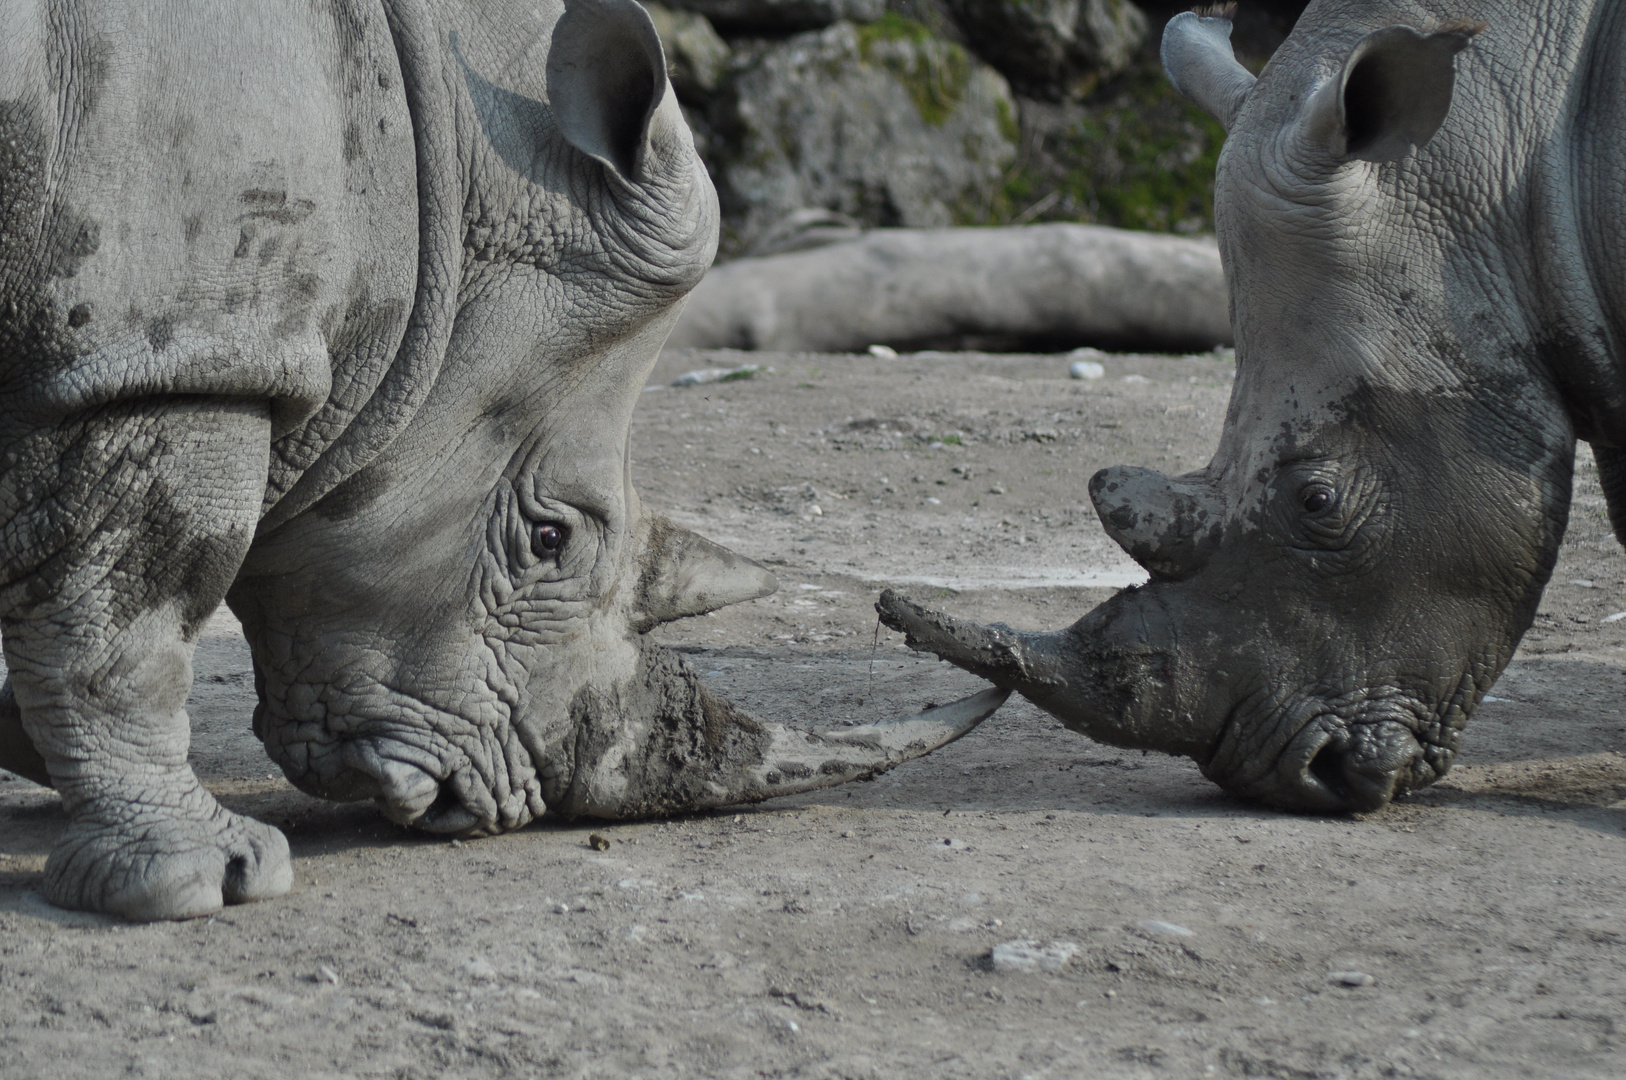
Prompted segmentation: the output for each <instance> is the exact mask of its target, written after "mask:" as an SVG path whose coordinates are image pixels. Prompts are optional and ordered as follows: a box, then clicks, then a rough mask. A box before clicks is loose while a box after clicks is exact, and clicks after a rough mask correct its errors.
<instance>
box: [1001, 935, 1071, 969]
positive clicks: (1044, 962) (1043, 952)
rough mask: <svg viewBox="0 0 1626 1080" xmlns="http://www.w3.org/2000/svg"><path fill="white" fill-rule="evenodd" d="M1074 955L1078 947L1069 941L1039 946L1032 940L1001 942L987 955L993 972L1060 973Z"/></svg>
mask: <svg viewBox="0 0 1626 1080" xmlns="http://www.w3.org/2000/svg"><path fill="white" fill-rule="evenodd" d="M1076 955H1078V946H1077V945H1076V944H1075V943H1073V942H1071V941H1052V942H1051V943H1050V944H1048V945H1043V946H1041V945H1040V944H1039V943H1038V942H1037V941H1035V940H1033V939H1032V938H1024V939H1022V940H1019V941H1006V942H1003V943H1001V944H999V945H995V946H994V947H993V948H992V949H991V950H989V953H988V957H989V959H990V960H992V961H993V964H994V970H995V971H1060V970H1061V969H1062V968H1064V967H1066V966H1067V964H1068V962H1069V961H1071V960H1072V958H1073V957H1074V956H1076Z"/></svg>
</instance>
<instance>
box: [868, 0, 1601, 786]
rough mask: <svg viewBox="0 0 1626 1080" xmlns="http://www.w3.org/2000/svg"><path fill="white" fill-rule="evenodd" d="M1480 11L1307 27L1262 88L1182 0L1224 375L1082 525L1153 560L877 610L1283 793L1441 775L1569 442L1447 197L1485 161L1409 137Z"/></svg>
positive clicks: (1487, 673)
mask: <svg viewBox="0 0 1626 1080" xmlns="http://www.w3.org/2000/svg"><path fill="white" fill-rule="evenodd" d="M1323 22H1325V21H1323ZM1479 29H1480V27H1478V26H1469V25H1463V24H1450V25H1446V26H1444V27H1440V28H1436V29H1433V30H1431V31H1419V30H1416V29H1412V28H1409V27H1403V26H1389V27H1379V28H1377V29H1372V28H1371V27H1370V26H1367V27H1361V26H1348V27H1343V26H1337V25H1333V26H1328V25H1324V24H1322V23H1318V24H1317V25H1316V26H1315V27H1312V28H1306V27H1305V26H1304V25H1303V24H1301V25H1300V27H1299V28H1298V30H1297V31H1296V32H1295V34H1294V36H1293V37H1292V38H1291V39H1290V40H1289V42H1288V43H1287V44H1286V45H1284V46H1283V48H1282V50H1280V51H1279V52H1278V53H1277V54H1276V56H1275V57H1274V58H1273V59H1272V60H1271V62H1270V65H1269V66H1268V68H1267V69H1266V71H1265V73H1264V74H1263V75H1262V76H1261V77H1260V78H1259V80H1258V82H1257V84H1256V83H1255V80H1254V78H1253V76H1252V75H1250V74H1249V73H1248V72H1247V71H1246V70H1245V69H1243V68H1242V67H1241V65H1239V64H1238V63H1237V62H1236V61H1235V60H1234V59H1233V58H1232V55H1231V50H1230V47H1229V43H1228V37H1229V32H1230V23H1229V21H1228V20H1227V19H1225V18H1223V17H1218V16H1214V15H1207V16H1204V15H1198V14H1192V13H1188V14H1184V15H1180V16H1177V17H1176V19H1175V20H1174V21H1173V22H1172V23H1171V24H1170V26H1169V28H1168V32H1167V33H1166V35H1165V37H1164V45H1163V49H1164V59H1165V65H1166V67H1167V68H1168V69H1169V72H1170V75H1171V77H1172V78H1173V80H1174V82H1175V84H1176V85H1177V86H1178V87H1180V88H1181V89H1182V90H1183V91H1184V92H1186V93H1187V94H1188V95H1189V96H1191V97H1193V98H1195V99H1196V100H1197V101H1198V102H1199V104H1202V105H1205V106H1206V107H1208V108H1209V109H1210V110H1211V111H1212V112H1213V113H1214V114H1215V115H1216V116H1218V117H1219V118H1220V119H1221V120H1222V122H1224V123H1225V124H1226V125H1227V126H1228V127H1229V128H1230V136H1229V139H1228V140H1227V142H1226V145H1225V147H1224V150H1223V153H1222V156H1221V159H1220V164H1219V172H1218V179H1217V187H1216V196H1215V205H1216V219H1217V224H1218V229H1219V239H1220V244H1221V250H1222V254H1223V256H1224V259H1225V266H1226V275H1227V279H1228V282H1229V285H1230V288H1231V294H1232V304H1233V319H1234V323H1235V330H1236V341H1237V377H1236V384H1235V388H1234V391H1233V395H1232V399H1231V403H1230V407H1229V411H1228V413H1227V417H1226V423H1225V428H1224V434H1223V436H1222V439H1221V443H1220V446H1219V449H1218V452H1217V453H1216V455H1215V457H1214V458H1213V460H1212V461H1211V463H1210V464H1209V465H1208V467H1207V468H1206V469H1203V470H1202V471H1200V472H1196V473H1192V474H1189V475H1186V476H1180V477H1174V478H1170V477H1166V476H1163V475H1161V474H1158V473H1156V472H1153V471H1151V470H1146V469H1136V468H1123V467H1119V468H1112V469H1107V470H1104V471H1103V472H1101V473H1099V474H1098V475H1096V477H1095V478H1094V480H1093V481H1092V482H1091V485H1090V494H1091V496H1092V497H1093V499H1094V501H1095V505H1096V508H1097V511H1098V513H1099V515H1100V518H1101V521H1102V523H1103V525H1104V526H1105V527H1106V529H1107V531H1108V533H1109V534H1111V535H1112V536H1113V537H1114V538H1115V539H1116V540H1117V541H1118V542H1119V543H1120V544H1121V545H1122V546H1123V547H1124V548H1125V550H1127V551H1128V552H1129V554H1130V555H1131V556H1133V557H1134V558H1135V559H1136V560H1137V561H1139V562H1140V563H1141V564H1142V565H1143V566H1145V567H1146V568H1147V570H1148V571H1149V572H1150V574H1151V578H1152V580H1151V581H1150V583H1149V584H1147V585H1145V586H1144V587H1141V588H1138V589H1131V590H1128V591H1126V592H1124V593H1121V594H1119V595H1118V596H1116V597H1115V598H1113V599H1112V600H1110V601H1108V602H1107V603H1106V604H1103V605H1102V606H1101V607H1099V608H1097V609H1096V610H1095V611H1093V612H1091V613H1089V614H1088V615H1087V616H1085V617H1084V618H1083V619H1082V620H1081V621H1079V622H1078V623H1077V624H1076V625H1074V626H1073V627H1071V628H1069V629H1067V630H1064V631H1061V632H1059V633H1054V634H1021V633H1017V632H1015V631H1011V630H1009V629H1007V628H1005V627H998V626H996V627H993V628H987V627H979V626H975V625H971V624H966V623H961V622H959V621H957V620H954V619H950V618H947V617H944V616H941V615H936V614H933V613H930V612H927V611H924V610H923V609H920V608H918V607H915V606H914V605H912V604H910V603H908V602H907V601H904V600H902V599H900V598H898V597H896V596H887V597H884V598H883V602H882V609H883V614H884V616H885V617H886V618H887V619H888V620H889V621H890V622H891V623H892V624H893V625H894V626H896V627H897V628H899V629H903V630H906V631H907V632H908V633H909V634H910V635H911V637H912V638H913V640H914V641H915V642H916V643H917V644H919V645H921V646H922V647H926V648H931V649H933V650H935V651H937V652H939V653H940V654H941V655H943V656H944V657H946V658H948V659H951V660H954V661H955V662H957V663H960V664H961V665H962V666H966V667H968V668H971V669H972V670H975V671H978V672H980V673H983V674H985V675H986V676H987V677H988V678H990V679H992V680H994V681H995V682H997V683H998V684H1000V685H1002V686H1007V687H1015V688H1018V689H1020V690H1021V691H1022V692H1023V693H1024V694H1026V695H1027V696H1029V697H1030V698H1032V699H1033V700H1034V701H1035V702H1037V703H1038V704H1040V705H1041V706H1043V707H1044V708H1046V709H1048V710H1050V711H1051V712H1053V713H1055V714H1056V715H1058V716H1059V717H1061V718H1062V719H1063V720H1064V721H1065V722H1067V723H1068V724H1069V725H1071V726H1073V727H1075V728H1077V729H1079V730H1082V731H1084V732H1086V733H1088V734H1090V735H1092V736H1094V737H1097V738H1100V739H1103V740H1105V741H1110V742H1115V743H1119V744H1124V745H1130V746H1139V747H1149V748H1156V749H1161V750H1165V751H1168V752H1171V753H1181V754H1186V755H1189V756H1191V757H1193V758H1195V759H1196V760H1197V761H1198V762H1199V763H1200V764H1201V765H1202V767H1203V769H1204V771H1205V773H1206V774H1207V775H1208V776H1210V777H1211V778H1213V779H1215V780H1216V781H1218V782H1219V783H1221V784H1222V785H1224V786H1225V787H1227V788H1228V789H1230V790H1233V791H1235V792H1237V793H1239V794H1243V795H1246V796H1249V797H1252V798H1256V799H1260V800H1262V801H1265V802H1268V803H1272V804H1275V805H1278V806H1283V807H1289V808H1297V809H1307V810H1338V809H1348V810H1369V809H1373V808H1376V807H1378V806H1381V805H1383V804H1385V803H1386V802H1387V801H1388V800H1389V799H1391V798H1393V797H1395V796H1396V795H1400V794H1404V793H1405V792H1407V791H1409V790H1411V789H1414V788H1417V787H1419V786H1421V785H1424V784H1427V783H1430V782H1431V781H1433V780H1434V779H1436V778H1438V777H1439V776H1441V775H1443V774H1444V772H1445V771H1446V769H1447V768H1448V767H1449V765H1450V762H1451V760H1452V756H1453V754H1454V752H1455V750H1456V748H1457V745H1458V739H1459V735H1460V732H1461V730H1462V727H1463V725H1464V723H1465V722H1466V720H1467V718H1468V716H1469V715H1470V713H1471V712H1472V711H1473V710H1474V708H1475V707H1476V705H1477V704H1478V702H1479V700H1480V699H1481V697H1482V695H1483V694H1484V693H1485V691H1486V690H1487V689H1488V688H1489V687H1490V685H1491V683H1492V682H1493V681H1494V680H1495V678H1496V677H1497V675H1498V674H1499V673H1500V672H1501V670H1502V668H1503V667H1504V666H1505V664H1506V663H1507V661H1508V659H1509V658H1510V656H1511V654H1512V650H1513V648H1514V647H1515V645H1516V644H1517V642H1518V640H1519V638H1520V636H1521V635H1522V634H1523V633H1524V631H1525V630H1526V629H1527V628H1528V627H1529V625H1530V622H1531V620H1532V619H1533V617H1534V612H1535V608H1536V604H1537V601H1538V600H1539V597H1540V593H1541V589H1542V587H1543V586H1544V585H1545V583H1546V581H1547V578H1548V576H1549V574H1550V573H1551V569H1552V566H1553V562H1554V559H1555V557H1556V552H1557V548H1558V544H1559V540H1560V538H1561V536H1562V533H1563V528H1564V524H1565V519H1566V514H1567V505H1568V497H1569V481H1570V468H1571V455H1572V448H1573V430H1572V427H1571V425H1570V422H1569V420H1568V419H1567V418H1566V415H1565V413H1564V410H1563V409H1562V407H1561V405H1560V404H1559V403H1558V401H1557V400H1556V395H1555V394H1553V393H1552V392H1551V388H1550V387H1548V386H1546V385H1545V384H1544V383H1543V382H1542V379H1541V376H1540V375H1539V367H1538V366H1537V365H1532V364H1531V363H1530V359H1531V355H1532V353H1531V348H1530V347H1529V344H1528V343H1529V341H1530V338H1529V335H1528V333H1527V332H1526V331H1524V330H1523V329H1522V328H1521V327H1520V326H1519V325H1518V323H1517V316H1516V315H1513V314H1510V311H1511V308H1512V307H1513V305H1512V302H1511V300H1510V299H1509V298H1508V297H1506V296H1503V297H1500V298H1498V297H1497V295H1496V291H1495V290H1496V286H1495V285H1494V284H1493V282H1494V281H1495V278H1496V276H1497V274H1498V272H1499V267H1498V263H1497V256H1496V254H1495V253H1494V252H1493V251H1488V249H1489V247H1490V245H1489V243H1488V242H1487V241H1486V240H1485V239H1484V234H1485V232H1486V229H1485V227H1484V222H1483V221H1482V220H1480V221H1477V222H1476V220H1475V215H1476V214H1482V213H1493V212H1494V206H1493V205H1488V201H1487V200H1480V199H1476V198H1473V197H1464V193H1465V192H1466V191H1468V190H1469V189H1472V188H1474V187H1475V185H1481V184H1483V185H1484V186H1483V187H1482V188H1481V189H1480V190H1481V191H1482V192H1486V193H1490V192H1493V191H1494V183H1495V181H1496V179H1497V178H1496V177H1495V176H1494V175H1492V176H1489V177H1486V176H1483V175H1480V174H1479V172H1478V171H1477V170H1478V164H1477V163H1480V162H1485V161H1488V160H1489V159H1488V157H1487V156H1486V155H1484V154H1483V153H1478V154H1476V153H1473V152H1467V153H1465V152H1463V145H1462V144H1463V143H1464V142H1467V141H1471V140H1473V139H1475V138H1476V135H1475V133H1474V132H1473V131H1472V130H1471V129H1470V128H1467V127H1466V126H1465V128H1464V130H1462V131H1459V132H1448V133H1447V134H1445V135H1442V137H1441V138H1440V139H1439V140H1436V141H1435V142H1434V144H1433V145H1431V146H1429V149H1428V151H1426V152H1425V151H1424V150H1422V149H1421V147H1422V146H1423V145H1424V144H1428V143H1430V140H1431V138H1432V137H1433V136H1434V135H1435V133H1436V130H1437V129H1439V128H1440V127H1441V124H1442V122H1443V121H1444V120H1445V118H1446V115H1447V111H1448V109H1449V106H1450V103H1451V96H1452V89H1453V81H1454V57H1455V54H1457V53H1458V52H1459V51H1460V50H1461V49H1462V48H1463V47H1464V46H1465V45H1466V44H1467V43H1468V41H1469V39H1470V37H1471V36H1472V35H1473V34H1474V33H1476V32H1477V31H1478V30H1479ZM1413 147H1418V148H1419V149H1417V150H1415V151H1413V149H1412V148H1413ZM1452 161H1455V162H1459V163H1470V164H1469V165H1468V168H1469V169H1470V170H1471V171H1469V172H1467V173H1465V172H1464V171H1463V170H1462V168H1461V167H1457V168H1453V166H1452V165H1450V164H1447V163H1448V162H1452ZM1476 260H1477V263H1476ZM1476 266H1477V268H1478V269H1477V272H1476V269H1475V268H1476ZM1476 286H1477V287H1478V288H1480V289H1481V290H1482V291H1480V292H1479V293H1478V294H1477V295H1476V294H1475V292H1474V288H1475V287H1476ZM1483 290H1488V291H1483ZM1498 300H1501V301H1504V302H1506V304H1507V306H1506V307H1505V308H1498V307H1497V306H1496V305H1497V303H1498ZM1532 369H1535V370H1534V371H1533V370H1532Z"/></svg>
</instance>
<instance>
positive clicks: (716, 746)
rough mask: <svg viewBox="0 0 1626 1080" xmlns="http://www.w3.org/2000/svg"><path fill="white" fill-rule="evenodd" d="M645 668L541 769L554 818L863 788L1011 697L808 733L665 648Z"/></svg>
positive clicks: (597, 707) (650, 652)
mask: <svg viewBox="0 0 1626 1080" xmlns="http://www.w3.org/2000/svg"><path fill="white" fill-rule="evenodd" d="M641 667H642V670H641V671H640V673H639V678H638V679H637V680H635V682H634V684H633V685H632V687H631V688H630V689H624V690H621V691H619V692H617V693H615V694H614V695H606V696H600V695H597V694H593V693H591V692H589V693H587V694H585V695H583V697H582V698H580V699H579V700H578V701H577V702H576V704H575V706H574V707H573V709H572V713H573V715H572V721H573V725H572V726H573V729H574V731H575V732H576V736H575V739H574V745H573V746H572V747H571V748H570V753H569V757H568V760H561V761H559V762H557V763H553V764H550V766H549V769H548V770H544V777H543V778H544V783H552V784H556V785H558V788H559V789H562V790H556V791H554V792H553V793H551V794H550V796H549V799H548V804H549V807H550V808H551V809H553V810H556V811H558V812H560V813H564V814H567V815H586V816H592V817H604V818H615V819H631V818H643V817H651V816H657V815H662V814H673V813H692V812H694V811H697V810H706V809H711V808H714V807H720V806H733V805H735V804H738V803H751V802H760V801H761V800H763V799H771V798H774V797H776V796H780V795H795V794H799V793H801V792H806V791H815V790H817V789H819V788H827V787H834V786H836V785H837V784H844V783H847V782H848V781H851V780H862V779H867V778H869V777H872V776H875V775H878V774H880V773H883V772H886V771H887V770H888V769H891V768H893V767H894V766H896V765H901V764H902V763H903V762H905V761H908V760H910V759H911V758H917V757H920V756H921V755H922V754H926V753H930V752H931V751H932V750H935V749H937V748H938V747H940V746H944V745H946V744H948V743H951V742H953V741H954V740H955V739H958V738H960V737H961V736H962V735H965V734H966V733H967V732H969V731H971V730H972V729H973V728H975V727H976V726H977V725H978V724H980V723H982V721H983V720H984V719H986V718H987V717H989V716H991V715H992V714H993V713H994V711H995V710H996V709H998V708H999V706H1000V705H1001V704H1003V703H1004V701H1005V699H1006V698H1007V697H1008V696H1010V691H1008V690H1003V689H989V690H984V691H982V692H981V693H978V694H973V695H972V696H970V697H968V698H964V699H962V700H960V701H956V702H954V703H953V704H950V705H944V706H940V707H936V708H931V709H927V710H926V711H925V712H922V713H919V714H917V715H914V716H908V717H904V718H902V719H898V720H887V721H881V722H879V723H874V724H861V725H855V726H853V727H846V728H837V729H834V730H829V731H802V730H798V729H793V728H790V727H786V726H783V725H780V724H772V723H764V722H760V721H758V720H756V719H754V718H753V717H751V716H749V715H747V714H746V713H745V712H744V711H743V710H742V709H740V708H738V707H737V706H735V705H733V704H732V703H730V702H729V701H727V700H726V699H724V698H722V697H719V696H717V695H716V694H713V693H712V692H711V691H710V690H708V689H707V688H706V686H705V685H704V684H703V682H702V680H701V678H700V676H699V675H698V673H696V672H695V670H694V669H693V668H692V667H690V666H689V665H688V664H687V663H685V662H684V661H683V660H682V659H681V658H680V657H678V656H677V655H676V654H674V653H672V652H671V651H669V650H667V649H665V648H662V647H660V646H658V645H653V644H650V643H648V642H645V648H644V650H643V654H642V661H641ZM629 736H630V737H629ZM566 770H568V776H567V775H566Z"/></svg>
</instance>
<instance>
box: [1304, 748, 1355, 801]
mask: <svg viewBox="0 0 1626 1080" xmlns="http://www.w3.org/2000/svg"><path fill="white" fill-rule="evenodd" d="M1344 766H1345V755H1344V751H1343V749H1342V748H1341V747H1339V746H1338V745H1337V744H1336V743H1333V742H1329V743H1327V745H1325V746H1323V747H1322V748H1321V749H1320V750H1318V751H1317V752H1316V755H1315V757H1313V758H1311V759H1310V775H1311V776H1313V777H1315V778H1316V779H1317V780H1319V781H1321V784H1322V786H1323V787H1325V788H1326V789H1327V790H1328V791H1330V792H1331V793H1332V794H1333V795H1334V796H1336V797H1337V798H1338V800H1339V801H1344V800H1347V799H1348V798H1349V776H1348V773H1346V772H1345V768H1344Z"/></svg>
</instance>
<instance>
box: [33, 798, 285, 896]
mask: <svg viewBox="0 0 1626 1080" xmlns="http://www.w3.org/2000/svg"><path fill="white" fill-rule="evenodd" d="M103 805H106V806H109V807H110V808H114V807H116V809H114V810H113V813H110V814H105V815H103V814H98V813H96V812H95V811H94V810H90V808H88V807H87V808H85V810H82V811H81V812H80V813H79V814H77V815H75V819H74V821H73V822H72V823H71V824H70V825H69V826H68V828H67V831H66V832H64V833H63V834H62V837H61V839H59V840H58V841H57V844H56V847H55V848H54V849H53V850H52V851H51V856H50V858H49V859H48V860H47V861H46V864H45V898H46V899H47V900H49V901H50V902H51V903H53V904H56V905H57V906H58V907H65V908H73V909H76V910H79V911H100V912H105V913H107V914H109V915H118V916H121V917H123V918H126V919H133V920H136V921H138V922H152V921H156V920H159V919H195V918H197V917H199V916H202V915H210V914H213V913H214V912H216V911H219V910H220V909H221V907H222V906H223V905H224V904H245V903H249V902H251V901H254V900H263V899H266V898H267V897H272V896H280V895H282V894H283V893H285V892H287V891H288V890H289V889H290V888H291V887H292V886H293V864H292V863H291V862H290V861H289V858H288V841H287V840H286V839H285V838H284V837H283V835H282V833H280V832H278V831H277V830H276V829H274V828H272V827H271V826H270V825H266V824H264V823H262V822H258V821H255V820H254V819H252V818H246V817H243V816H242V815H240V814H234V813H232V812H231V811H230V810H227V809H226V808H225V807H223V806H221V805H220V804H219V803H217V802H215V800H214V796H212V795H210V794H209V793H208V792H207V791H204V790H203V789H202V788H201V787H194V788H193V789H192V791H191V792H189V793H188V795H187V797H186V798H185V799H184V801H183V805H181V806H179V807H166V808H165V809H163V810H159V809H157V808H154V807H150V805H149V806H145V807H144V806H140V805H139V804H133V803H119V804H113V803H105V804H103ZM86 811H89V812H86Z"/></svg>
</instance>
